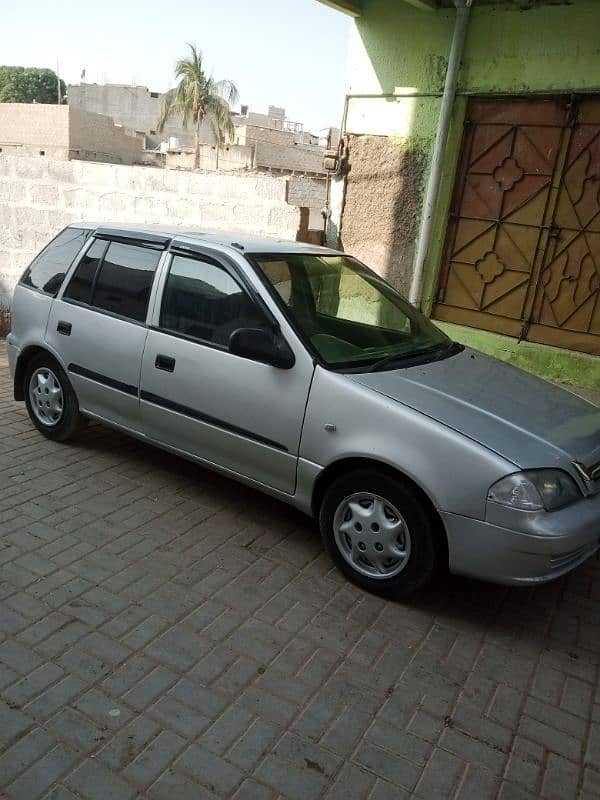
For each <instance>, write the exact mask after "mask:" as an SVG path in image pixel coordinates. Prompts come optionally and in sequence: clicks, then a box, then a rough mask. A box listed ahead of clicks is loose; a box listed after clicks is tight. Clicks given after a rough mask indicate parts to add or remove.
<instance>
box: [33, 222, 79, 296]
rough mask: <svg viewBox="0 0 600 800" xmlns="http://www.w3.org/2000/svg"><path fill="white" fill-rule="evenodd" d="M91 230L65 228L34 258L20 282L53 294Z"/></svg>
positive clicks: (58, 287)
mask: <svg viewBox="0 0 600 800" xmlns="http://www.w3.org/2000/svg"><path fill="white" fill-rule="evenodd" d="M90 233H91V231H89V230H88V231H84V230H81V229H80V228H66V229H65V230H64V231H62V232H61V233H59V234H58V236H57V237H56V238H55V239H53V240H52V241H51V242H50V244H49V245H48V246H47V247H45V248H44V250H42V252H41V253H40V254H39V256H37V258H35V259H34V261H33V262H32V263H31V266H30V267H29V269H28V270H27V271H26V272H25V274H24V275H23V278H22V280H21V282H22V283H23V284H25V286H33V287H34V288H35V289H41V290H42V291H43V292H47V293H48V294H51V295H55V294H56V293H57V292H58V290H59V289H60V287H61V284H62V282H63V279H64V277H65V274H66V273H67V270H68V269H69V267H70V266H71V264H72V263H73V261H74V259H75V256H76V255H77V253H78V252H79V251H80V250H81V248H82V247H83V244H84V242H85V241H86V239H87V238H88V236H89V235H90Z"/></svg>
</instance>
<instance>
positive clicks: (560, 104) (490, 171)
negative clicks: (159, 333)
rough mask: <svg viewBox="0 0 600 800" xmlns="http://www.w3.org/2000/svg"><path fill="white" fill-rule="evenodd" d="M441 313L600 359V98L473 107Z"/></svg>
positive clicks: (439, 304)
mask: <svg viewBox="0 0 600 800" xmlns="http://www.w3.org/2000/svg"><path fill="white" fill-rule="evenodd" d="M434 317H436V318H437V319H440V320H446V321H448V322H457V323H459V324H463V325H470V326H472V327H478V328H483V329H485V330H490V331H495V332H497V333H504V334H507V335H509V336H515V337H520V338H526V339H529V340H530V341H536V342H541V343H546V344H552V345H556V346H559V347H568V348H571V349H574V350H582V351H584V352H588V353H594V354H597V355H600V99H598V98H574V97H566V98H560V99H556V98H554V99H552V100H538V99H531V98H527V99H526V98H523V99H517V100H515V99H511V100H477V101H473V102H471V104H470V107H469V116H468V125H467V134H466V137H465V145H464V152H463V159H462V164H461V168H460V171H459V175H458V179H457V185H456V192H455V198H454V205H453V212H452V213H451V217H450V225H449V229H448V238H447V241H446V251H445V256H444V265H443V271H442V275H441V281H440V290H439V294H438V302H437V304H436V306H435V309H434Z"/></svg>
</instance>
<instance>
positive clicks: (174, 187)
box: [0, 154, 300, 327]
mask: <svg viewBox="0 0 600 800" xmlns="http://www.w3.org/2000/svg"><path fill="white" fill-rule="evenodd" d="M286 197H287V179H286V178H274V177H271V176H266V175H247V176H246V175H223V174H214V173H212V174H211V173H207V174H204V173H190V172H179V171H175V170H161V169H152V168H151V167H130V166H122V165H116V164H93V163H88V162H85V161H58V160H52V159H46V158H44V159H42V158H39V157H38V158H33V157H30V158H19V157H15V156H4V155H2V154H0V327H2V320H3V319H4V324H6V318H7V315H8V309H9V308H10V299H11V297H12V293H13V290H14V286H15V284H16V282H17V280H18V279H19V277H20V275H21V273H22V272H23V270H24V269H25V267H26V266H27V264H28V263H29V262H30V261H31V259H32V258H33V256H34V255H35V254H36V253H37V252H39V250H40V249H41V248H42V247H43V246H44V245H45V244H46V243H47V242H48V240H49V239H50V238H51V237H52V236H54V235H55V234H56V233H58V231H59V230H61V229H62V228H63V227H64V226H65V225H68V224H69V223H71V222H75V221H77V220H89V221H98V222H118V223H127V222H132V223H134V222H137V223H162V224H168V225H177V226H182V227H188V228H197V227H200V228H202V229H205V230H211V229H212V230H219V229H220V230H225V229H228V230H238V231H240V232H246V233H250V234H259V235H266V236H276V237H281V238H284V239H290V240H294V239H295V238H296V234H297V232H298V229H299V225H300V210H299V209H298V208H295V207H293V206H290V205H288V203H287V202H286Z"/></svg>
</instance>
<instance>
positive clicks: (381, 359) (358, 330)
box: [254, 253, 453, 371]
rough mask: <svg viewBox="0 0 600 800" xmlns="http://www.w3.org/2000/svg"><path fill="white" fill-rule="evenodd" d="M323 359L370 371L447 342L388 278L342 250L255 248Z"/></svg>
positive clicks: (432, 355) (436, 352) (428, 354)
mask: <svg viewBox="0 0 600 800" xmlns="http://www.w3.org/2000/svg"><path fill="white" fill-rule="evenodd" d="M254 262H255V263H256V264H258V266H259V267H260V269H261V270H262V272H263V274H264V276H265V278H266V279H267V281H268V282H269V283H270V284H271V286H272V287H273V288H274V289H275V291H276V292H277V294H278V295H279V297H280V298H281V300H282V301H283V303H284V304H285V305H286V306H287V308H288V310H289V313H290V315H291V317H292V320H293V321H294V322H295V323H296V326H297V327H298V328H299V329H300V332H301V333H302V334H303V336H304V338H305V339H306V340H308V342H310V345H311V346H312V348H313V349H314V350H316V352H317V353H318V355H319V356H320V357H321V359H322V361H323V362H324V363H325V364H326V365H327V366H329V367H331V368H333V369H350V370H352V369H355V370H356V369H358V370H361V371H368V370H371V369H380V368H386V367H389V368H390V369H392V368H394V367H395V366H398V362H402V361H412V360H414V359H416V358H420V359H422V360H423V361H426V360H430V359H436V358H439V357H440V354H443V353H445V352H447V351H449V350H450V349H451V348H452V346H453V343H452V342H451V340H450V339H448V337H447V336H446V335H445V334H444V333H442V331H440V330H439V328H436V327H435V325H433V324H432V323H431V322H429V320H428V319H426V318H425V317H424V316H423V315H422V314H421V313H420V312H419V311H417V310H416V309H415V308H414V307H413V306H412V305H411V304H410V303H409V302H408V301H406V300H405V299H404V298H403V297H401V295H399V294H398V292H397V291H396V290H395V289H393V288H392V287H391V286H390V285H389V284H387V283H386V282H385V281H384V280H382V279H381V278H380V277H379V276H378V275H376V274H375V273H374V272H372V271H371V270H370V269H368V268H367V267H365V266H364V265H363V264H361V263H360V262H359V261H356V260H355V259H353V258H350V257H349V256H343V255H314V254H304V253H294V254H291V255H284V254H273V255H271V254H269V255H261V256H255V257H254Z"/></svg>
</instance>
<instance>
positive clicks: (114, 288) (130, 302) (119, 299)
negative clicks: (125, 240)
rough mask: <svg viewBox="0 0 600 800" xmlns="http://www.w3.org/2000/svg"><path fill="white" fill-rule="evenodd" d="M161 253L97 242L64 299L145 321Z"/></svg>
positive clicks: (92, 246)
mask: <svg viewBox="0 0 600 800" xmlns="http://www.w3.org/2000/svg"><path fill="white" fill-rule="evenodd" d="M160 256H161V252H160V251H158V250H153V249H149V248H144V247H141V246H139V245H134V244H122V243H120V242H110V243H109V242H106V241H103V240H101V239H96V241H95V242H93V244H92V245H91V247H90V248H89V250H88V251H87V253H86V254H85V255H84V256H83V258H82V259H81V261H80V262H79V264H78V265H77V269H76V270H75V274H74V275H73V277H72V278H71V280H70V282H69V285H68V286H67V288H66V290H65V293H64V297H65V299H67V300H75V301H77V302H79V303H85V304H86V305H90V306H94V307H95V308H99V309H102V310H103V311H109V312H111V313H112V314H118V315H119V316H121V317H127V318H128V319H132V320H135V321H136V322H143V321H144V320H145V319H146V312H147V310H148V301H149V299H150V291H151V289H152V282H153V280H154V273H155V272H156V268H157V267H158V262H159V260H160Z"/></svg>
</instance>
